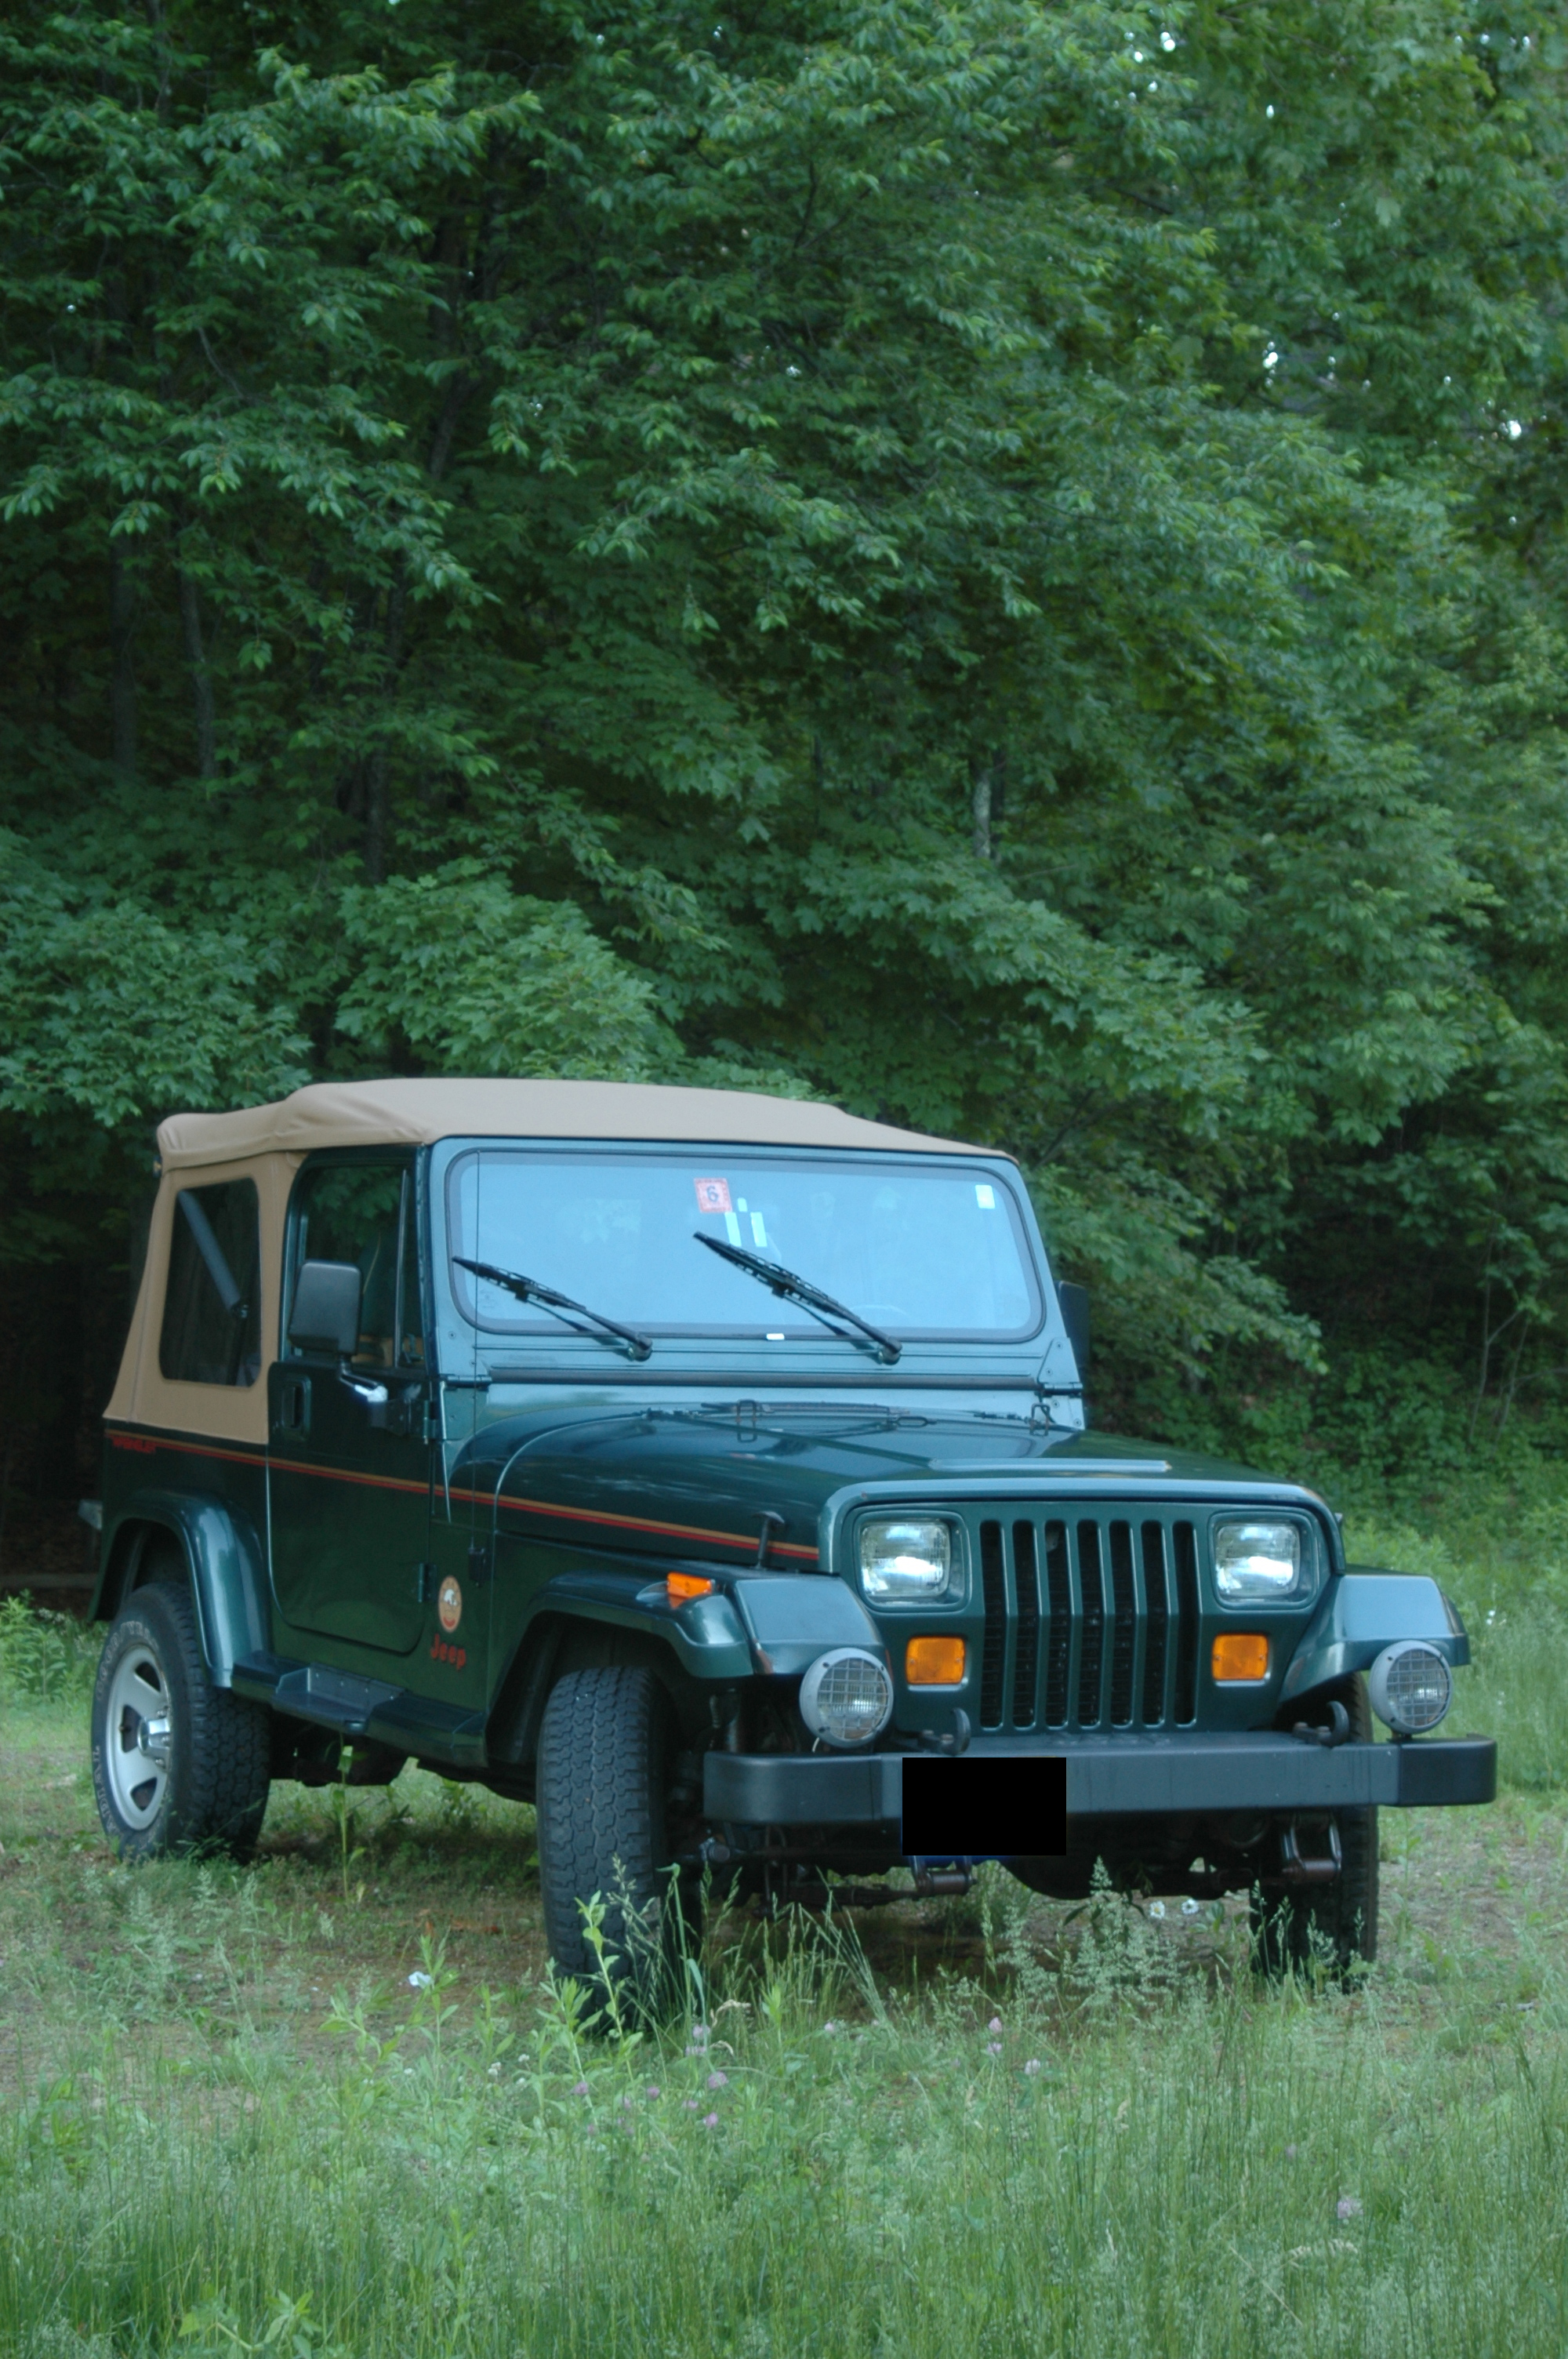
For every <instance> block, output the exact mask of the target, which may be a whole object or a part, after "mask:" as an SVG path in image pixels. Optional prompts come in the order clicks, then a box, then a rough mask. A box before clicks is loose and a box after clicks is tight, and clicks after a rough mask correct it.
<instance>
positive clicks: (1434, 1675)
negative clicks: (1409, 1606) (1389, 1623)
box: [1367, 1638, 1454, 1736]
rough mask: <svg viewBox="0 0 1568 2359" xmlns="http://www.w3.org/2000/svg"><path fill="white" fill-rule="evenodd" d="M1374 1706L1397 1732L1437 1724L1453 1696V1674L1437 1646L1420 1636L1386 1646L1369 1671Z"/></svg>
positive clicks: (1411, 1731)
mask: <svg viewBox="0 0 1568 2359" xmlns="http://www.w3.org/2000/svg"><path fill="white" fill-rule="evenodd" d="M1367 1685H1368V1690H1369V1691H1370V1694H1371V1698H1372V1709H1373V1711H1374V1712H1376V1713H1377V1715H1378V1718H1379V1720H1380V1721H1383V1722H1384V1723H1386V1724H1387V1725H1388V1726H1389V1727H1390V1728H1391V1729H1392V1730H1393V1732H1394V1734H1395V1735H1396V1736H1419V1735H1420V1734H1421V1733H1422V1729H1426V1728H1435V1727H1436V1726H1437V1723H1438V1722H1439V1721H1440V1720H1441V1719H1442V1718H1443V1716H1444V1712H1446V1711H1447V1710H1448V1707H1449V1705H1450V1703H1451V1702H1452V1701H1453V1700H1454V1675H1453V1673H1452V1672H1451V1671H1450V1669H1449V1668H1448V1666H1447V1664H1446V1663H1445V1662H1444V1659H1443V1657H1442V1656H1441V1655H1440V1654H1439V1653H1438V1651H1437V1649H1436V1647H1426V1646H1423V1645H1422V1642H1421V1640H1420V1639H1419V1638H1405V1639H1401V1641H1400V1644H1399V1645H1398V1646H1396V1647H1384V1649H1383V1651H1382V1653H1381V1654H1380V1655H1379V1658H1378V1659H1377V1661H1376V1662H1375V1663H1374V1664H1373V1666H1372V1668H1371V1669H1370V1671H1369V1672H1368V1675H1367Z"/></svg>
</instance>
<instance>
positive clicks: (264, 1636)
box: [91, 1489, 268, 1688]
mask: <svg viewBox="0 0 1568 2359" xmlns="http://www.w3.org/2000/svg"><path fill="white" fill-rule="evenodd" d="M155 1533H163V1534H165V1535H167V1536H168V1538H170V1539H173V1540H175V1541H176V1542H178V1546H179V1548H180V1550H181V1552H182V1554H183V1555H184V1558H185V1564H186V1571H187V1572H188V1573H189V1577H190V1587H191V1592H192V1593H193V1595H194V1597H195V1599H196V1619H197V1624H198V1626H199V1628H200V1634H201V1652H202V1654H203V1656H204V1657H205V1658H206V1663H207V1669H208V1671H209V1673H210V1674H211V1680H212V1684H213V1686H214V1687H220V1688H226V1687H230V1686H232V1683H233V1676H234V1665H235V1663H236V1662H239V1661H242V1660H243V1659H244V1658H246V1657H247V1656H252V1655H259V1654H262V1653H264V1652H265V1649H266V1647H267V1644H268V1615H267V1611H266V1596H267V1582H266V1560H265V1554H264V1552H263V1549H262V1546H261V1542H260V1540H259V1539H258V1538H257V1536H256V1530H255V1527H254V1524H253V1523H252V1522H251V1520H250V1517H248V1516H246V1515H244V1514H243V1513H242V1512H241V1511H240V1510H238V1509H236V1508H235V1507H233V1506H231V1505H230V1503H229V1502H228V1501H226V1500H223V1499H219V1498H216V1497H214V1496H212V1495H211V1494H210V1493H206V1492H201V1491H160V1490H153V1489H147V1490H143V1491H136V1492H134V1493H133V1494H132V1495H131V1496H130V1497H129V1498H128V1499H126V1500H125V1501H124V1503H123V1505H121V1506H119V1507H117V1508H116V1510H115V1514H114V1521H113V1523H112V1524H111V1525H110V1526H109V1527H107V1528H106V1530H105V1532H104V1536H103V1559H102V1569H101V1571H100V1572H99V1575H98V1586H97V1588H96V1590H95V1591H94V1593H93V1598H92V1616H91V1618H92V1620H93V1621H94V1622H108V1621H112V1620H113V1619H114V1615H115V1614H117V1613H118V1612H119V1610H120V1608H121V1606H122V1605H123V1604H124V1602H125V1599H126V1598H127V1597H128V1596H129V1595H130V1593H131V1592H132V1591H133V1590H134V1589H135V1586H136V1578H137V1574H138V1572H139V1571H140V1568H141V1562H142V1559H143V1557H144V1555H145V1554H146V1545H147V1542H148V1540H149V1538H151V1537H152V1536H153V1535H154V1534H155Z"/></svg>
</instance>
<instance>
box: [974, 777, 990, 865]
mask: <svg viewBox="0 0 1568 2359" xmlns="http://www.w3.org/2000/svg"><path fill="white" fill-rule="evenodd" d="M969 817H970V819H971V820H972V821H973V822H974V845H975V858H976V859H977V860H989V858H990V856H991V765H990V764H989V762H976V763H975V764H974V765H973V766H972V767H971V769H970V772H969Z"/></svg>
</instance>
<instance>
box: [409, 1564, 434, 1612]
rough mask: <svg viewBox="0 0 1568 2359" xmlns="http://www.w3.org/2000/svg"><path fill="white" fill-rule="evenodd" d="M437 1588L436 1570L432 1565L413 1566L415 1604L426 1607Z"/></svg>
mask: <svg viewBox="0 0 1568 2359" xmlns="http://www.w3.org/2000/svg"><path fill="white" fill-rule="evenodd" d="M439 1586H440V1583H439V1582H438V1580H437V1578H436V1568H435V1566H434V1565H433V1564H428V1563H427V1564H416V1566H415V1568H414V1595H415V1599H416V1603H419V1604H420V1605H428V1604H429V1603H431V1601H432V1599H433V1598H434V1597H435V1594H436V1592H437V1590H438V1588H439Z"/></svg>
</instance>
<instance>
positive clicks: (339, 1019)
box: [0, 0, 1568, 1499]
mask: <svg viewBox="0 0 1568 2359" xmlns="http://www.w3.org/2000/svg"><path fill="white" fill-rule="evenodd" d="M1565 70H1568V9H1565V8H1564V7H1563V5H1562V0H1530V5H1525V0H1519V5H1513V0H1376V5H1373V0H1292V5H1283V0H1190V5H1189V0H1170V5H1162V6H1151V5H1118V6H1111V5H1101V0H962V5H957V0H770V5H755V0H748V5H742V6H741V8H739V9H737V10H736V11H735V12H734V13H733V14H731V13H730V12H728V11H725V12H718V11H716V10H715V9H714V8H713V7H711V6H709V7H708V8H707V9H706V10H702V9H698V8H697V7H695V6H693V5H687V0H603V5H595V6H593V7H585V6H583V5H579V0H558V5H557V0H508V5H505V6H504V7H503V6H501V5H497V0H462V4H461V5H460V0H332V5H330V6H329V5H322V0H202V5H200V6H193V5H189V0H145V5H144V0H136V5H131V0H61V5H44V0H12V5H10V6H9V7H8V8H7V9H6V11H5V18H4V22H3V23H0V296H3V300H0V615H3V618H4V620H3V628H0V1303H4V1305H5V1314H6V1316H7V1319H8V1321H9V1323H10V1327H11V1332H12V1333H13V1336H14V1338H15V1339H16V1349H15V1350H14V1351H13V1353H12V1354H11V1355H10V1359H9V1364H8V1365H7V1369H6V1372H5V1378H4V1380H3V1381H4V1386H5V1403H4V1406H5V1416H6V1431H7V1440H6V1443H5V1451H6V1467H5V1473H6V1482H7V1484H8V1486H9V1487H10V1488H12V1489H13V1490H14V1491H15V1492H16V1494H17V1495H18V1496H20V1497H23V1498H34V1499H38V1498H43V1497H46V1496H59V1497H61V1498H68V1497H69V1498H74V1495H75V1494H76V1492H77V1491H78V1490H80V1489H82V1488H84V1487H85V1488H91V1487H92V1481H93V1477H92V1462H93V1449H94V1444H93V1440H92V1431H93V1420H94V1419H95V1418H96V1416H97V1414H98V1412H99V1410H100V1409H101V1408H102V1405H103V1397H104V1395H105V1393H106V1390H107V1384H108V1379H109V1376H110V1375H112V1373H113V1362H114V1355H115V1353H116V1351H117V1347H118V1341H119V1334H120V1332H121V1328H122V1325H123V1321H124V1310H125V1301H126V1289H127V1282H128V1272H129V1270H130V1269H131V1267H132V1266H133V1263H134V1258H135V1230H136V1222H137V1218H138V1212H139V1209H140V1207H141V1206H142V1204H143V1203H144V1201H145V1199H146V1191H147V1183H148V1175H149V1172H150V1169H151V1142H152V1126H153V1125H154V1124H155V1123H156V1122H157V1119H158V1117H159V1116H160V1115H162V1114H165V1113H167V1112H168V1111H170V1110H173V1109H175V1108H178V1107H183V1106H211V1107H216V1106H222V1105H231V1104H240V1103H248V1102H253V1101H255V1100H257V1099H259V1098H264V1097H267V1096H272V1095H276V1094H277V1093H282V1092H284V1091H287V1089H289V1088H291V1087H293V1086H295V1085H296V1084H297V1083H298V1082H302V1081H305V1080H308V1079H311V1078H320V1077H324V1076H332V1075H354V1074H367V1073H380V1072H386V1071H396V1072H438V1071H446V1072H467V1073H519V1074H530V1073H572V1074H584V1075H601V1076H609V1077H621V1078H628V1079H651V1080H663V1081H695V1082H704V1083H709V1084H718V1085H720V1086H741V1087H746V1088H752V1089H764V1090H773V1091H780V1092H784V1093H798V1094H803V1095H816V1096H825V1097H827V1098H831V1099H834V1100H836V1101H838V1103H842V1104H843V1105H845V1106H847V1107H849V1108H850V1109H852V1110H853V1111H855V1112H857V1113H860V1114H871V1115H874V1116H877V1117H879V1118H881V1119H884V1120H889V1121H892V1122H895V1123H900V1124H907V1125H912V1126H914V1127H918V1128H922V1129H927V1130H933V1131H937V1132H940V1133H944V1134H947V1135H952V1136H961V1137H967V1138H972V1139H975V1140H977V1141H980V1142H983V1143H985V1144H987V1145H997V1146H1000V1147H1006V1148H1007V1149H1009V1150H1011V1152H1012V1153H1014V1154H1016V1155H1017V1156H1018V1157H1019V1158H1020V1159H1021V1161H1022V1164H1023V1166H1024V1167H1025V1169H1026V1171H1027V1173H1028V1175H1029V1179H1030V1181H1031V1185H1032V1187H1033V1190H1034V1191H1035V1195H1036V1200H1037V1201H1038V1202H1039V1204H1040V1206H1041V1209H1042V1212H1043V1216H1044V1219H1045V1221H1046V1223H1047V1226H1048V1230H1049V1233H1050V1234H1051V1237H1052V1241H1053V1245H1054V1253H1055V1256H1056V1260H1057V1266H1058V1274H1059V1275H1061V1276H1064V1277H1072V1278H1075V1279H1077V1280H1080V1281H1082V1282H1084V1283H1086V1284H1087V1286H1088V1287H1089V1288H1091V1290H1092V1294H1093V1300H1094V1312H1095V1321H1096V1346H1095V1351H1096V1357H1095V1368H1094V1384H1095V1405H1096V1414H1097V1419H1098V1421H1101V1422H1104V1423H1108V1424H1117V1425H1120V1426H1123V1427H1125V1428H1128V1429H1130V1430H1140V1429H1141V1430H1144V1431H1146V1432H1148V1431H1158V1432H1161V1433H1164V1434H1169V1435H1173V1436H1178V1437H1183V1438H1185V1439H1188V1440H1196V1441H1199V1442H1203V1443H1206V1444H1208V1445H1210V1446H1214V1447H1219V1448H1224V1449H1227V1450H1230V1451H1238V1452H1241V1453H1242V1454H1245V1455H1247V1456H1249V1457H1251V1458H1253V1459H1255V1460H1256V1459H1259V1458H1269V1457H1271V1458H1272V1459H1274V1460H1275V1461H1278V1460H1280V1459H1281V1457H1283V1458H1286V1459H1288V1460H1290V1461H1291V1462H1292V1463H1291V1465H1290V1467H1289V1469H1288V1470H1287V1471H1293V1472H1297V1473H1301V1472H1303V1471H1304V1472H1306V1473H1308V1474H1309V1476H1310V1474H1311V1473H1312V1469H1313V1467H1314V1464H1316V1465H1320V1466H1322V1467H1324V1468H1332V1469H1339V1470H1346V1469H1348V1470H1351V1471H1352V1472H1355V1471H1356V1470H1359V1475H1358V1479H1363V1480H1364V1481H1366V1482H1368V1483H1371V1484H1376V1483H1379V1482H1383V1483H1385V1484H1387V1483H1393V1482H1396V1481H1400V1480H1404V1479H1405V1478H1406V1476H1407V1475H1408V1474H1409V1473H1410V1470H1411V1469H1415V1470H1417V1472H1418V1473H1420V1471H1421V1470H1423V1469H1430V1468H1431V1467H1432V1466H1433V1465H1434V1464H1438V1463H1442V1464H1445V1465H1447V1466H1449V1467H1452V1465H1453V1464H1454V1462H1455V1461H1456V1460H1457V1459H1459V1458H1460V1457H1461V1456H1462V1454H1463V1453H1464V1452H1465V1451H1467V1450H1469V1451H1481V1450H1483V1449H1485V1450H1487V1451H1497V1450H1503V1451H1507V1450H1509V1449H1514V1450H1519V1449H1524V1450H1533V1451H1550V1449H1551V1447H1552V1441H1553V1437H1554V1435H1555V1434H1556V1433H1557V1431H1558V1430H1559V1419H1560V1417H1561V1411H1562V1407H1563V1401H1564V1392H1563V1381H1564V1377H1565V1376H1568V1334H1565V1332H1564V1329H1565V1322H1568V894H1565V890H1564V887H1565V885H1568V734H1565V724H1564V705H1565V700H1568V617H1565V614H1564V609H1563V589H1564V582H1565V573H1568V541H1565V535H1564V509H1565V504H1568V448H1565V441H1564V419H1565V401H1568V311H1565V306H1564V238H1565V234H1568V200H1565V195H1564V188H1565V182H1564V168H1565V164H1568V155H1565V148H1568V108H1565V105H1564V99H1565V95H1568V91H1565V82H1568V71H1565ZM1314 1453H1315V1455H1314Z"/></svg>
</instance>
